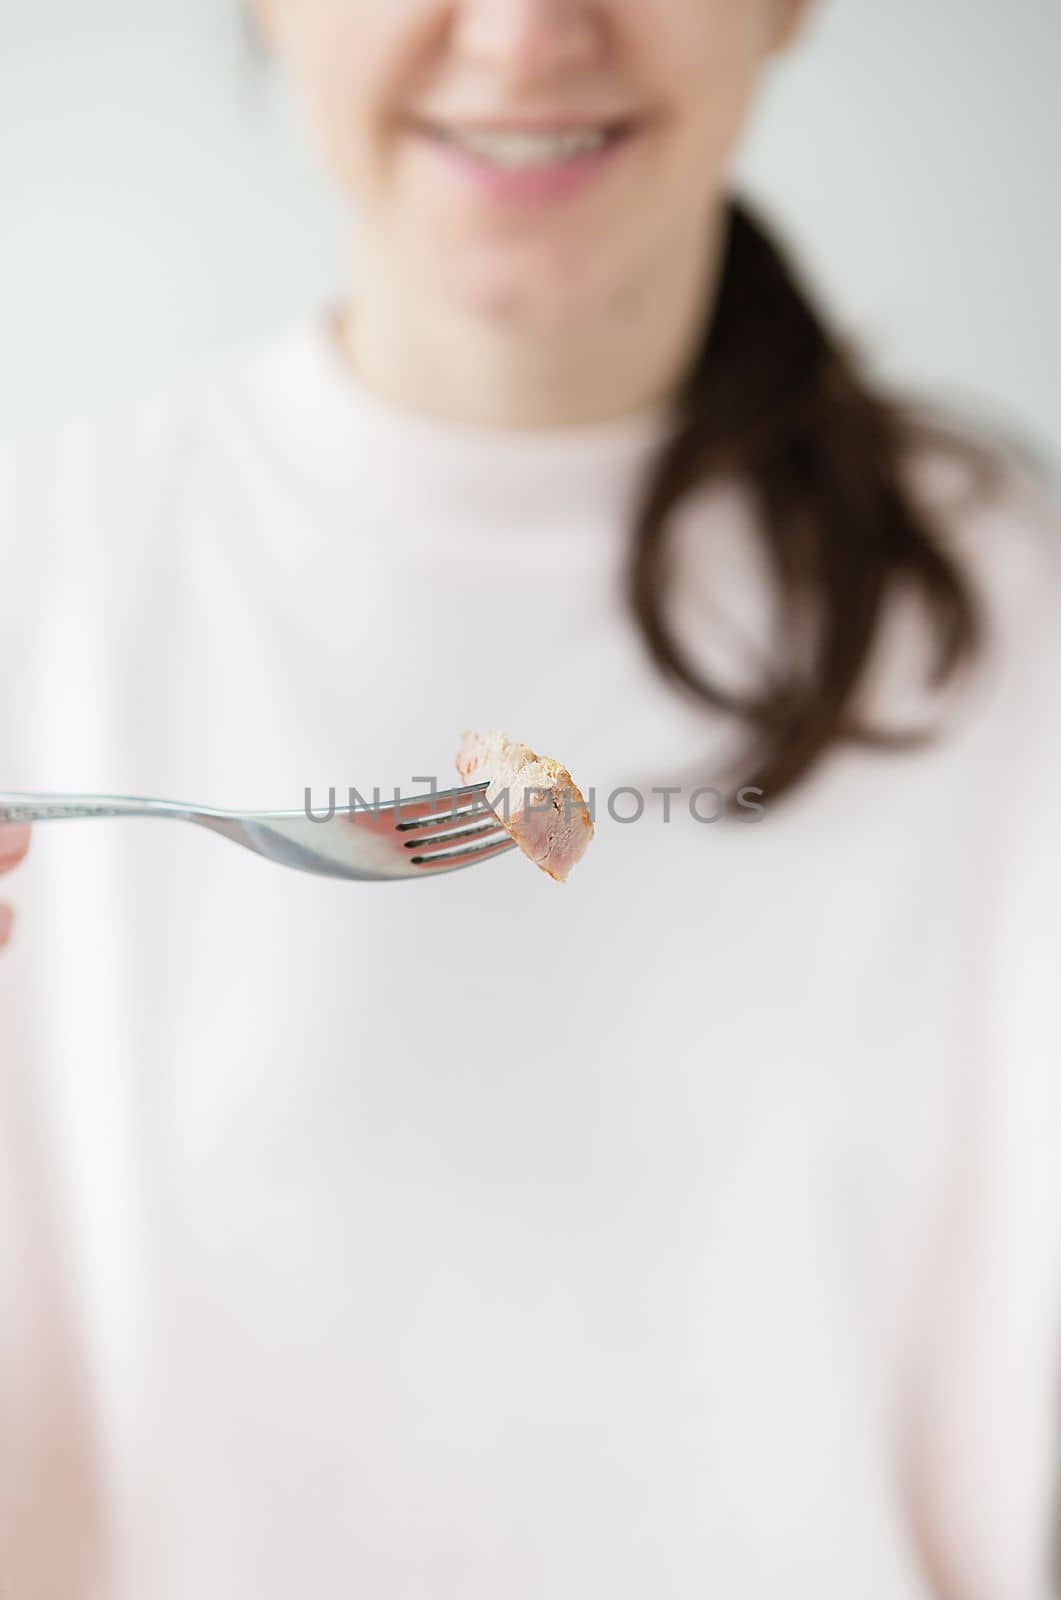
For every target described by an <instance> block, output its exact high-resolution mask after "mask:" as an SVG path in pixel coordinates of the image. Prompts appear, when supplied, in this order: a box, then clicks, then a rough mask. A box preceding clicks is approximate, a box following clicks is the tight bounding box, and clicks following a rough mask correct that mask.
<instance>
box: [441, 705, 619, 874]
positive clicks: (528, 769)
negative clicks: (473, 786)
mask: <svg viewBox="0 0 1061 1600" xmlns="http://www.w3.org/2000/svg"><path fill="white" fill-rule="evenodd" d="M457 771H458V772H459V773H460V775H461V777H462V778H463V779H464V781H465V783H482V782H484V781H485V782H488V783H489V788H488V789H487V791H486V800H487V803H488V804H489V805H490V806H492V807H493V809H494V810H495V811H496V813H497V815H498V817H499V818H500V820H501V822H502V824H503V826H504V827H505V828H507V830H508V832H509V833H510V834H511V835H512V837H513V839H515V841H516V843H517V844H518V845H519V847H520V849H521V850H522V851H523V852H524V854H525V855H528V856H530V858H531V860H532V861H533V862H534V863H535V864H536V865H537V866H539V867H541V869H542V871H543V872H547V873H548V874H549V876H550V878H555V879H556V881H557V882H558V883H563V881H564V880H565V879H566V877H567V875H568V873H569V872H570V871H571V868H572V867H573V866H574V865H575V863H576V862H577V861H580V860H581V859H582V857H583V856H584V855H585V853H586V849H587V847H588V845H589V842H590V840H591V839H592V838H593V823H592V821H591V819H590V814H589V807H588V806H587V805H586V802H585V800H584V799H583V797H582V793H581V791H580V790H579V789H578V787H577V786H576V784H575V781H574V779H573V778H572V776H571V774H570V772H568V770H567V768H566V767H562V766H561V765H560V763H559V762H558V761H551V760H549V758H548V757H547V756H540V755H537V754H536V753H535V751H533V750H531V749H530V748H529V747H528V746H527V745H525V744H516V743H515V742H514V741H513V740H512V739H509V738H507V737H506V736H505V734H503V733H488V734H479V733H465V734H463V735H462V743H461V747H460V750H459V751H458V752H457Z"/></svg>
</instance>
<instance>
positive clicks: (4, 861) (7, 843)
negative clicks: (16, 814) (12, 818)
mask: <svg viewBox="0 0 1061 1600" xmlns="http://www.w3.org/2000/svg"><path fill="white" fill-rule="evenodd" d="M29 841H30V827H29V824H28V823H25V822H6V823H4V824H2V825H0V870H2V869H3V868H4V867H14V866H17V865H18V863H19V862H20V861H21V860H22V857H23V856H24V855H25V854H26V851H27V850H28V849H29Z"/></svg>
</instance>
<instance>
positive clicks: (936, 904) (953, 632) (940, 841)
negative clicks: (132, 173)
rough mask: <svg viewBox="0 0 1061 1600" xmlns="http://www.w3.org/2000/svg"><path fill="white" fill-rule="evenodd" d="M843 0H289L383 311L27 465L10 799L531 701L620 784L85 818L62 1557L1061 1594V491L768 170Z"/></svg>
mask: <svg viewBox="0 0 1061 1600" xmlns="http://www.w3.org/2000/svg"><path fill="white" fill-rule="evenodd" d="M803 9H804V8H803V6H802V5H801V4H800V3H799V0H739V3H737V0H652V4H650V5H649V4H643V3H641V0H445V3H443V0H406V3H405V4H403V5H401V6H398V5H386V6H384V5H379V4H377V3H375V0H261V4H260V7H259V15H258V21H259V24H260V26H261V29H262V33H263V36H264V38H265V39H266V40H267V41H268V44H269V46H270V48H271V50H272V52H273V53H274V54H275V56H276V57H277V58H278V60H279V61H280V62H281V63H282V64H283V66H284V67H285V69H286V70H288V71H289V72H290V73H291V75H292V77H293V78H294V80H295V81H296V83H297V85H298V87H299V90H300V92H301V95H302V97H303V99H304V101H305V104H306V106H307V108H308V111H309V114H310V116H311V119H312V122H313V125H314V127H315V130H316V133H317V135H318V139H319V143H320V146H321V149H322V152H323V155H324V157H325V158H326V159H327V162H328V164H329V166H330V169H331V171H332V173H333V175H334V177H335V179H336V182H337V185H338V187H339V189H340V191H341V193H342V195H343V197H344V199H345V200H347V201H348V202H349V204H350V208H351V211H352V213H353V215H354V216H355V218H356V221H357V224H358V238H357V250H356V262H357V266H356V274H355V275H354V280H355V281H354V283H353V284H352V288H351V293H350V295H349V297H348V298H344V299H343V300H341V301H337V302H336V303H335V304H334V305H331V306H328V307H325V308H322V309H321V310H320V311H319V312H317V313H315V314H314V315H313V316H312V317H309V318H307V319H305V320H304V321H300V322H299V323H298V324H297V325H295V326H292V327H291V328H289V329H287V330H285V331H284V332H283V333H282V335H280V336H279V337H277V338H276V339H275V340H273V341H272V342H270V343H269V344H268V345H267V346H266V347H264V348H262V349H260V350H256V351H253V352H250V353H248V354H246V355H241V356H239V357H237V358H234V359H232V360H230V361H228V362H226V363H225V364H224V365H223V366H221V367H218V368H216V369H214V370H211V371H210V372H206V373H203V374H202V375H201V376H200V377H198V378H196V379H195V380H194V381H193V382H191V383H189V384H185V385H184V386H183V387H182V388H181V389H180V390H179V392H175V393H174V392H168V391H167V392H163V393H159V394H156V395H154V396H153V397H151V398H150V399H149V400H147V401H145V402H143V403H142V404H140V405H138V406H136V407H130V408H128V409H126V410H125V411H123V412H121V413H120V414H118V415H115V416H112V417H110V418H109V419H108V420H106V421H104V422H101V423H97V424H77V425H73V426H71V427H70V428H69V429H67V430H66V431H65V432H64V434H63V436H62V437H61V439H59V440H58V441H56V440H51V441H41V442H27V443H26V444H24V445H23V446H22V447H20V448H19V449H18V450H16V451H13V452H12V453H11V454H10V456H9V458H8V459H7V461H6V462H5V465H4V469H3V478H2V484H3V489H2V497H0V507H2V509H0V529H2V538H3V560H4V569H5V589H4V593H3V597H2V602H0V604H2V611H0V640H2V644H0V649H2V651H3V655H2V658H0V660H2V664H3V669H4V674H5V675H4V680H3V681H4V682H5V683H7V684H8V685H9V686H11V688H10V692H9V694H8V696H7V697H6V698H5V702H4V706H3V720H2V722H0V755H2V772H3V778H4V787H5V788H7V789H12V790H16V789H26V790H30V789H32V790H56V791H63V790H67V791H69V790H74V789H76V790H85V791H93V790H95V791H109V792H125V793H145V794H157V795H166V796H174V797H187V798H189V799H199V800H203V801H207V802H210V803H214V804H219V805H233V806H235V807H241V808H254V807H263V806H269V805H278V806H283V805H288V806H299V805H301V803H302V799H303V795H304V792H305V790H306V789H307V788H310V789H312V791H313V792H314V794H316V795H321V794H322V793H323V791H324V790H325V789H326V788H327V787H329V786H333V785H334V786H336V787H337V788H338V789H340V790H342V789H345V787H346V786H348V785H356V786H357V787H358V789H359V790H360V791H361V792H362V793H363V794H368V793H370V792H371V790H372V788H373V787H374V786H375V785H377V784H378V785H380V786H381V787H382V788H383V789H384V790H388V789H390V788H391V787H392V786H394V785H399V786H401V787H402V788H403V790H407V789H409V788H410V787H413V786H414V785H416V784H419V783H421V782H423V781H424V778H425V775H426V774H430V775H431V776H432V777H435V778H437V780H438V781H439V782H440V783H441V784H442V785H443V786H446V785H447V784H449V783H452V782H453V781H455V774H454V773H453V771H452V759H453V751H454V750H455V748H456V741H457V736H458V735H459V733H460V731H461V730H462V729H463V728H465V727H477V728H483V729H489V728H497V727H502V728H506V729H507V730H508V731H509V732H510V733H511V734H512V735H513V736H514V737H516V738H519V739H526V740H528V741H529V742H531V743H532V744H534V745H536V746H537V747H539V748H542V749H544V750H546V751H548V753H549V754H550V755H555V756H557V757H559V758H561V759H563V760H564V761H565V762H568V763H569V764H570V765H571V767H572V769H573V772H574V775H575V777H576V779H577V780H578V781H579V782H581V783H582V784H583V785H584V786H586V787H589V786H592V787H593V788H594V789H595V791H596V795H597V823H598V837H597V839H596V840H595V842H594V844H593V845H592V847H591V851H590V854H589V855H588V856H587V858H586V860H585V862H583V863H582V864H581V865H580V866H579V868H578V869H577V874H576V876H575V878H574V879H573V880H572V883H571V884H570V886H568V887H567V888H565V889H562V890H561V889H556V888H555V887H554V886H553V885H552V884H550V883H548V881H547V880H546V879H545V878H544V877H541V876H540V875H538V874H535V873H534V872H533V871H532V869H531V868H530V866H529V864H528V863H526V862H524V861H521V860H520V859H519V858H518V857H515V858H514V857H512V856H509V857H506V858H505V859H504V860H503V861H500V862H492V863H490V864H489V865H486V866H483V867H481V868H478V869H476V870H474V871H470V872H459V873H454V874H451V875H448V876H447V877H446V878H443V879H438V880H437V881H435V882H433V883H431V884H424V885H421V886H420V887H418V888H417V889H414V890H400V891H399V890H395V889H394V888H393V887H390V886H379V887H376V886H364V887H362V886H357V887H354V886H350V885H345V884H341V883H333V882H330V881H327V880H321V879H314V878H311V877H308V876H304V875H301V874H297V873H285V872H282V871H279V870H278V869H276V868H275V867H269V866H266V865H265V864H263V863H262V862H261V861H259V860H258V859H257V858H255V857H253V856H251V855H250V854H245V853H243V852H240V851H237V850H233V849H231V848H230V847H229V846H228V845H226V844H225V843H224V842H223V841H218V840H217V839H215V838H211V837H209V836H208V835H206V834H202V833H199V832H197V831H196V830H193V829H180V828H162V827H155V826H152V825H135V824H111V823H93V824H92V825H91V826H88V825H82V826H76V827H74V826H58V827H55V828H51V829H45V830H41V832H40V834H39V836H37V837H35V838H34V843H33V849H32V852H31V853H30V855H29V859H28V861H27V862H26V865H25V866H24V867H23V868H22V869H21V872H20V874H19V878H20V880H21V890H20V894H19V902H20V904H19V929H18V936H17V937H16V938H15V939H14V940H13V941H12V942H11V946H10V949H9V952H8V954H7V956H6V958H5V961H4V963H3V972H2V975H0V976H2V982H3V985H4V987H3V994H2V998H3V1011H2V1018H3V1021H2V1026H3V1029H4V1030H5V1038H4V1043H5V1046H6V1048H5V1052H4V1056H3V1061H4V1075H3V1093H4V1096H5V1100H6V1102H7V1104H6V1105H5V1108H4V1110H5V1115H4V1117H3V1119H2V1127H3V1130H4V1132H3V1135H2V1137H3V1138H4V1139H5V1141H7V1142H8V1143H9V1145H10V1149H9V1151H7V1152H5V1155H6V1157H7V1160H6V1164H5V1163H0V1171H3V1172H4V1173H5V1174H7V1176H6V1177H5V1180H4V1181H5V1187H6V1188H8V1189H9V1190H10V1193H8V1194H5V1201H6V1202H7V1204H6V1205H5V1206H4V1207H3V1208H0V1215H4V1216H5V1218H6V1221H5V1224H4V1228H5V1233H4V1246H5V1248H4V1253H3V1256H2V1262H3V1266H2V1271H3V1293H4V1296H5V1304H6V1305H7V1306H8V1314H7V1316H6V1318H5V1327H6V1332H5V1341H4V1345H3V1359H2V1367H0V1373H2V1376H0V1396H2V1404H3V1407H4V1414H5V1426H4V1429H3V1439H4V1443H3V1446H2V1451H0V1454H2V1456H3V1475H2V1477H0V1483H2V1485H3V1488H2V1492H3V1494H4V1497H5V1500H6V1502H7V1505H6V1506H5V1510H6V1511H11V1512H12V1513H14V1514H13V1515H11V1516H9V1517H8V1519H7V1527H8V1529H9V1532H8V1534H7V1536H6V1548H5V1553H4V1560H5V1563H6V1569H7V1575H8V1577H9V1579H10V1587H11V1592H12V1593H14V1594H30V1593H42V1594H43V1593H47V1594H49V1595H66V1594H70V1595H78V1596H83V1595H85V1594H89V1593H98V1594H102V1595H106V1596H108V1597H109V1596H111V1595H118V1594H121V1595H124V1594H135V1595H137V1596H151V1597H152V1600H154V1597H164V1596H182V1597H184V1596H193V1595H194V1596H196V1597H197V1600H199V1597H202V1596H214V1595H217V1596H224V1597H226V1600H231V1597H235V1596H244V1595H246V1596H252V1595H253V1596H254V1597H255V1600H263V1597H267V1596H274V1595H275V1596H277V1597H279V1596H284V1597H287V1596H289V1595H291V1594H314V1595H318V1596H325V1595H348V1594H351V1593H356V1594H364V1595H372V1596H373V1597H375V1600H398V1597H401V1600H442V1597H443V1596H450V1595H453V1596H458V1595H459V1596H460V1597H461V1600H496V1597H497V1596H500V1595H505V1596H506V1597H511V1600H516V1597H520V1600H522V1597H527V1600H531V1597H533V1600H540V1597H543V1596H550V1597H557V1600H560V1597H563V1600H585V1597H587V1596H590V1595H594V1596H595V1595H602V1596H603V1595H607V1596H608V1597H609V1600H620V1597H623V1600H626V1597H629V1600H633V1597H635V1596H636V1597H637V1600H643V1597H645V1596H648V1595H653V1596H656V1595H658V1596H661V1597H667V1600H679V1597H684V1596H687V1595H693V1594H697V1595H702V1594H719V1595H725V1596H727V1597H728V1600H745V1597H746V1600H760V1597H767V1596H770V1597H773V1596H775V1595H777V1594H782V1593H783V1594H786V1595H789V1596H806V1597H808V1600H809V1597H814V1600H821V1597H822V1596H841V1595H856V1594H857V1595H858V1596H860V1597H861V1600H872V1597H877V1596H879V1597H881V1600H884V1597H887V1600H899V1597H911V1600H912V1597H915V1596H916V1597H925V1596H929V1595H935V1596H945V1597H947V1600H953V1597H960V1600H966V1597H969V1600H972V1597H981V1596H990V1597H992V1600H1001V1597H1005V1600H1033V1597H1043V1596H1045V1595H1046V1594H1047V1593H1048V1592H1049V1576H1048V1563H1049V1529H1050V1522H1051V1515H1052V1507H1053V1499H1054V1492H1055V1465H1056V1463H1055V1451H1054V1433H1055V1424H1056V1416H1055V1412H1054V1406H1055V1400H1056V1358H1057V1348H1058V1344H1057V1335H1058V1289H1059V1262H1061V1255H1059V1251H1058V1246H1059V1244H1061V1237H1059V1235H1061V1227H1059V1222H1061V1205H1059V1193H1058V1190H1059V1180H1058V1177H1057V1172H1056V1162H1055V1160H1054V1151H1053V1142H1054V1137H1055V1131H1054V1130H1056V1128H1057V1126H1058V1125H1059V1119H1058V1111H1059V1109H1061V1107H1059V1106H1058V1088H1057V1082H1056V1078H1057V1074H1056V1070H1055V1069H1056V1055H1057V1038H1058V1033H1057V1022H1058V1001H1057V997H1056V992H1055V990H1056V985H1055V982H1054V978H1053V971H1052V968H1053V958H1052V944H1051V935H1053V934H1055V933H1056V922H1055V913H1054V908H1055V906H1056V904H1057V903H1058V894H1059V891H1061V873H1059V869H1058V865H1057V859H1056V857H1057V852H1056V847H1055V845H1054V841H1053V837H1052V834H1051V833H1050V832H1049V828H1050V826H1051V823H1050V821H1049V818H1050V815H1051V802H1052V801H1055V800H1056V799H1057V798H1058V797H1059V796H1061V781H1059V766H1061V738H1059V735H1058V724H1057V710H1058V681H1059V679H1058V666H1059V665H1061V663H1059V660H1058V654H1059V651H1058V644H1057V640H1058V638H1059V637H1061V633H1059V630H1058V626H1057V624H1058V622H1059V620H1061V615H1059V612H1061V607H1059V600H1058V592H1059V591H1058V588H1057V583H1056V576H1057V548H1056V532H1055V530H1054V525H1053V524H1052V522H1051V517H1050V513H1049V511H1048V510H1046V509H1045V508H1044V506H1043V505H1042V504H1041V502H1040V499H1039V496H1038V491H1037V490H1036V489H1035V487H1034V485H1033V484H1031V483H1030V482H1028V481H1027V480H1025V479H1023V478H1021V477H1020V476H1019V475H1017V474H1016V473H1014V472H1011V471H1008V470H1007V471H1005V472H1003V471H1001V469H999V468H998V467H991V468H990V469H987V470H985V468H984V466H983V463H981V462H979V461H978V460H977V459H976V457H975V455H974V452H973V451H972V449H971V447H970V448H968V449H967V448H965V447H962V446H948V445H946V443H945V442H944V441H942V440H940V439H938V438H934V437H932V435H931V434H930V431H929V430H928V428H927V426H925V425H922V424H918V423H917V422H916V421H915V420H914V419H913V418H912V417H911V416H909V415H908V414H907V413H906V412H904V411H903V410H902V409H900V408H899V407H898V406H897V405H895V404H893V403H892V402H891V401H889V400H888V399H887V398H886V397H884V396H882V395H880V394H878V393H877V392H875V391H874V390H873V389H872V388H871V386H870V385H869V383H868V381H867V380H866V378H865V376H864V375H863V373H862V372H861V370H860V367H859V365H858V363H857V361H856V359H855V358H854V357H853V356H852V355H851V354H850V353H848V352H847V351H845V350H844V349H843V348H842V347H841V346H840V345H839V344H838V343H837V341H836V340H835V338H834V336H833V335H832V334H831V333H830V332H829V331H828V328H827V326H826V324H825V323H824V322H823V320H822V319H821V318H820V317H819V315H818V313H817V311H816V310H815V309H814V307H813V305H812V303H811V301H810V300H809V299H808V297H807V295H806V292H805V291H804V289H803V288H802V287H801V286H800V285H799V284H798V282H797V280H796V278H795V277H794V275H793V273H792V270H791V268H790V266H789V264H788V263H787V262H786V260H785V258H784V256H783V254H782V253H781V252H780V251H779V250H778V249H777V247H776V246H775V245H774V244H773V243H772V242H771V240H770V239H769V236H768V235H767V233H766V232H765V231H764V229H763V227H762V225H761V224H760V223H759V222H758V221H757V220H756V219H755V218H754V217H753V216H752V215H751V214H750V213H749V212H748V211H747V210H745V209H744V208H742V207H741V206H739V205H737V204H736V203H734V202H731V201H730V200H729V199H728V197H727V172H728V168H729V162H730V156H731V152H732V149H733V146H734V143H735V140H736V137H737V134H738V131H739V129H740V127H741V125H742V123H743V121H744V117H745V112H746V109H747V107H748V105H749V102H750V100H751V98H752V95H753V91H754V88H755V86H756V84H757V81H758V79H759V75H760V72H761V70H762V68H763V66H764V64H765V62H766V61H767V59H768V58H769V57H770V56H772V55H773V54H775V53H777V52H778V51H780V50H782V49H783V48H784V46H786V45H787V44H788V42H789V40H790V39H791V38H792V36H793V35H794V33H795V31H796V29H797V26H798V24H799V22H800V20H801V14H802V11H803ZM709 787H713V788H714V789H716V790H717V795H716V796H714V797H712V796H711V795H709V794H707V792H706V791H707V789H708V788H709ZM742 788H743V789H750V790H755V791H758V794H757V795H756V796H753V797H752V798H753V799H754V800H755V804H754V806H752V807H748V806H747V805H745V806H744V807H743V808H742V806H741V804H740V802H739V800H738V795H739V792H740V791H741V789H742ZM620 791H625V792H622V793H621V792H620ZM747 798H748V796H745V799H746V800H747ZM742 810H743V811H744V812H745V815H742ZM723 811H725V812H726V814H725V815H721V814H720V813H721V812H723ZM630 819H634V820H630ZM712 819H715V820H712ZM749 820H750V821H751V822H752V823H753V824H754V825H748V823H749ZM9 841H10V842H9V843H7V844H5V847H4V848H5V856H4V862H3V864H4V866H5V867H7V866H11V865H13V864H14V863H15V862H16V861H17V860H18V859H19V858H20V857H21V855H22V854H23V853H24V851H25V845H26V839H25V837H24V835H22V834H17V833H12V834H10V835H9Z"/></svg>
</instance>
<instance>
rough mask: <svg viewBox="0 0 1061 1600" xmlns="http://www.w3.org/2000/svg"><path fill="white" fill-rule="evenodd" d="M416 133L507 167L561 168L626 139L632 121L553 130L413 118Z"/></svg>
mask: <svg viewBox="0 0 1061 1600" xmlns="http://www.w3.org/2000/svg"><path fill="white" fill-rule="evenodd" d="M413 126H414V128H415V129H416V131H417V132H418V133H421V134H423V135H425V136H426V137H427V138H429V139H433V140H435V141H436V142H437V143H439V144H443V145H446V146H448V147H449V148H450V149H453V150H457V151H460V152H462V153H463V154H465V155H468V156H470V157H472V158H474V159H475V160H478V161H483V162H486V163H488V164H489V165H490V166H493V167H498V168H501V169H503V170H505V171H526V170H533V169H534V168H546V167H557V166H563V165H566V164H568V163H574V162H577V161H581V160H585V159H586V158H587V157H589V156H594V155H598V154H600V153H601V152H603V151H605V150H608V149H610V148H612V147H613V146H615V145H617V144H619V143H621V142H622V141H623V140H625V139H628V138H629V137H630V136H631V134H632V133H633V132H634V123H633V122H632V121H631V120H629V119H627V120H623V121H615V122H608V123H592V124H590V123H587V124H585V125H582V126H579V125H575V124H570V125H567V126H564V127H553V128H547V127H542V128H528V127H524V128H514V127H488V126H486V125H477V126H473V125H463V126H462V125H460V124H456V125H446V124H442V123H435V122H427V121H422V120H416V121H415V122H414V123H413Z"/></svg>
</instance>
